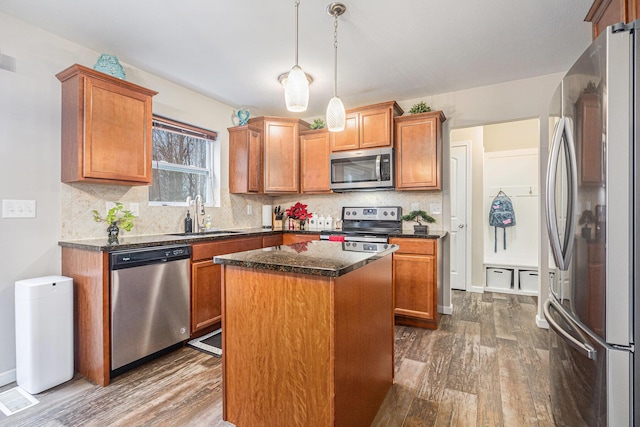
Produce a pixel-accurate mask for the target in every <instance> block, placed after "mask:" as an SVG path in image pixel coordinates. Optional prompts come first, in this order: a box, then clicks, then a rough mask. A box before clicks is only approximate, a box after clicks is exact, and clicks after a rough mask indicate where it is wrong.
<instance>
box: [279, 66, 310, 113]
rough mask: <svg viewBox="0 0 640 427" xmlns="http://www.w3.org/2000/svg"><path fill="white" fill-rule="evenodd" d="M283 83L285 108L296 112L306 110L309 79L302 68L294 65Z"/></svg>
mask: <svg viewBox="0 0 640 427" xmlns="http://www.w3.org/2000/svg"><path fill="white" fill-rule="evenodd" d="M283 84H284V100H285V102H286V104H287V110H289V111H293V112H296V113H299V112H301V111H306V110H307V105H309V81H308V80H307V75H306V74H305V73H304V71H302V68H300V67H299V66H298V65H294V66H293V68H292V69H291V71H289V74H288V75H287V77H286V79H284V80H283Z"/></svg>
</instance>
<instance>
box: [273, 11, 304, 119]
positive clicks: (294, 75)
mask: <svg viewBox="0 0 640 427" xmlns="http://www.w3.org/2000/svg"><path fill="white" fill-rule="evenodd" d="M299 6H300V0H296V1H295V8H296V63H295V65H294V66H293V68H291V71H289V73H287V74H284V75H281V76H280V77H279V78H278V79H279V80H280V82H281V83H282V85H283V86H284V101H285V103H286V105H287V110H289V111H292V112H295V113H299V112H301V111H306V110H307V105H309V83H311V81H310V80H312V79H311V78H310V77H308V76H307V75H306V74H305V72H304V71H302V68H300V66H299V65H298V7H299Z"/></svg>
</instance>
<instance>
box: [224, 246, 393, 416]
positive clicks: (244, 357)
mask: <svg viewBox="0 0 640 427" xmlns="http://www.w3.org/2000/svg"><path fill="white" fill-rule="evenodd" d="M222 267H223V269H222V280H223V292H222V301H223V302H222V307H223V323H222V331H223V336H222V339H223V349H224V354H223V380H224V398H223V399H224V400H223V402H224V403H223V411H224V415H223V417H224V419H225V420H227V421H229V422H232V423H234V424H236V425H238V426H285V425H300V426H310V425H313V426H349V427H354V426H369V425H370V424H371V422H372V421H373V419H374V418H375V416H376V413H377V411H378V408H379V407H380V404H381V403H382V401H383V400H384V398H385V395H386V394H387V391H388V390H389V388H390V387H391V385H392V383H393V345H394V333H393V295H392V292H393V291H392V286H391V268H392V266H391V255H387V256H383V257H381V258H380V259H377V260H375V261H373V262H371V263H368V264H366V265H364V266H363V267H360V268H357V269H355V270H353V271H351V272H349V273H347V274H344V275H340V276H338V277H327V276H318V275H310V274H302V273H291V272H281V271H272V270H263V269H256V268H246V267H241V266H234V265H223V266H222Z"/></svg>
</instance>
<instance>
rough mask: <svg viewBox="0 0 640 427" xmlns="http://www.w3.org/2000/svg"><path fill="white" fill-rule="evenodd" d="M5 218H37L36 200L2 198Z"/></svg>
mask: <svg viewBox="0 0 640 427" xmlns="http://www.w3.org/2000/svg"><path fill="white" fill-rule="evenodd" d="M2 217H3V218H35V217H36V201H35V200H9V199H5V200H2Z"/></svg>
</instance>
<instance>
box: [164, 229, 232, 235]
mask: <svg viewBox="0 0 640 427" xmlns="http://www.w3.org/2000/svg"><path fill="white" fill-rule="evenodd" d="M237 233H241V231H229V230H211V231H199V232H197V233H194V232H190V233H169V236H212V235H216V234H237Z"/></svg>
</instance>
